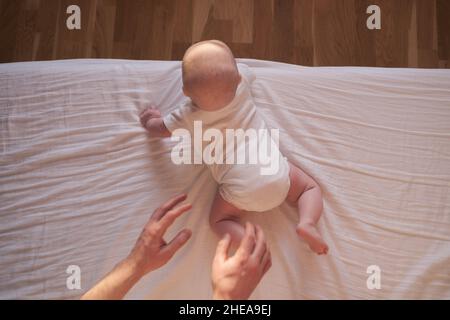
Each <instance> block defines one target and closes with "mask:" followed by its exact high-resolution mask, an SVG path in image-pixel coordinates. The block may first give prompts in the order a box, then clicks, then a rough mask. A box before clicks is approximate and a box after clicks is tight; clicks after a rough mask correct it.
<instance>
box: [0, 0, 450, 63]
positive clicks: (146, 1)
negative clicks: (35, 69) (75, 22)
mask: <svg viewBox="0 0 450 320" xmlns="http://www.w3.org/2000/svg"><path fill="white" fill-rule="evenodd" d="M72 4H76V5H78V6H79V7H80V8H81V27H82V28H81V30H68V29H67V27H66V19H67V17H68V14H67V13H66V8H67V7H68V6H69V5H72ZM372 4H375V5H378V6H379V7H380V8H381V30H368V29H367V27H366V19H367V17H368V14H366V8H367V7H368V6H369V5H372ZM205 39H220V40H223V41H225V42H227V43H228V44H229V46H230V47H231V48H232V50H233V51H234V53H235V55H236V56H237V57H245V58H256V59H264V60H275V61H281V62H287V63H295V64H300V65H308V66H330V65H333V66H379V67H424V68H437V67H440V68H449V66H450V1H449V0H339V1H337V0H133V1H130V0H0V45H1V48H0V62H14V61H32V60H51V59H69V58H120V59H148V60H150V59H152V60H179V59H181V58H182V57H183V53H184V51H185V50H186V48H188V47H189V45H191V44H192V43H195V42H197V41H200V40H205Z"/></svg>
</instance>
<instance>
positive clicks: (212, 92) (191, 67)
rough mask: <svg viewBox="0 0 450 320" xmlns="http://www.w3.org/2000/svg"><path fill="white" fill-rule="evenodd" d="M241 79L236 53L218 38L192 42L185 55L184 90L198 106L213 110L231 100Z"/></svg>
mask: <svg viewBox="0 0 450 320" xmlns="http://www.w3.org/2000/svg"><path fill="white" fill-rule="evenodd" d="M240 81H241V76H240V75H239V71H238V68H237V65H236V61H235V59H234V56H233V53H232V52H231V50H230V48H228V46H227V45H226V44H225V43H223V42H221V41H218V40H209V41H202V42H199V43H196V44H194V45H192V46H191V47H190V48H189V49H188V50H187V51H186V53H185V54H184V57H183V92H184V94H185V95H186V96H188V97H189V98H191V100H192V102H193V103H194V104H195V105H197V107H199V108H201V109H203V110H207V111H214V110H218V109H221V108H222V107H224V106H226V105H227V104H229V103H230V102H231V101H232V100H233V98H234V96H235V94H236V89H237V87H238V85H239V82H240Z"/></svg>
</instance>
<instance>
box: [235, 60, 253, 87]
mask: <svg viewBox="0 0 450 320" xmlns="http://www.w3.org/2000/svg"><path fill="white" fill-rule="evenodd" d="M237 66H238V70H239V73H240V74H241V76H242V77H243V78H245V79H246V80H247V82H248V84H252V82H253V81H254V80H255V79H256V76H255V74H254V73H253V71H252V70H251V69H250V68H249V67H248V66H247V65H246V64H243V63H238V64H237Z"/></svg>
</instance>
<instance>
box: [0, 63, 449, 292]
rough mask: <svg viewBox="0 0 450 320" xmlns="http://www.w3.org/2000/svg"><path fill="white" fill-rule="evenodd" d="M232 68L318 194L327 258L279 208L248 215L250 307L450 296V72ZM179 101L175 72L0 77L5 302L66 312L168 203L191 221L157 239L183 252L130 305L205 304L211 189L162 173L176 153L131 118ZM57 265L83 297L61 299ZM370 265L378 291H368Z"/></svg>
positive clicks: (42, 70)
mask: <svg viewBox="0 0 450 320" xmlns="http://www.w3.org/2000/svg"><path fill="white" fill-rule="evenodd" d="M240 62H242V63H245V64H247V65H249V67H250V69H251V70H252V71H253V73H254V74H255V75H256V80H255V81H254V82H253V83H252V85H251V90H252V95H253V97H254V99H255V104H256V107H257V109H258V113H259V114H260V115H261V117H262V118H263V119H264V121H265V123H266V124H267V126H268V128H279V129H280V150H281V152H282V153H283V154H284V155H285V156H286V157H287V158H288V159H289V160H290V161H292V162H293V163H294V164H295V165H297V166H299V167H301V168H302V169H303V170H305V171H306V172H308V173H309V174H310V175H311V176H313V177H314V178H315V179H316V180H317V182H318V183H320V185H321V187H322V190H323V193H324V206H325V208H324V213H323V216H322V218H321V220H320V222H319V226H318V227H319V229H320V231H321V233H322V235H323V237H324V238H325V240H326V241H327V243H328V245H329V246H330V251H329V254H328V256H326V257H324V256H316V255H315V254H313V253H312V252H311V251H310V250H309V248H308V246H307V245H306V244H305V243H304V242H302V241H301V240H299V239H298V237H297V236H296V234H295V230H294V225H295V222H296V220H297V213H296V210H295V208H292V207H290V206H289V205H286V204H283V205H281V206H280V207H278V208H276V209H274V210H273V211H272V212H270V213H267V214H266V213H264V214H248V215H246V216H245V219H248V220H250V221H253V222H256V223H258V224H260V225H261V226H262V228H263V229H264V231H265V233H266V235H267V240H268V243H269V245H270V248H271V251H272V259H273V266H272V268H271V269H270V271H269V272H268V273H267V275H266V277H265V278H264V279H263V280H262V282H261V284H260V285H259V287H258V288H257V290H256V291H255V292H254V294H253V295H252V298H254V299H259V298H265V299H283V298H284V299H306V298H318V299H324V298H331V299H335V298H350V299H356V298H362V299H374V298H447V299H448V298H450V269H449V267H448V266H449V265H450V205H449V204H450V192H449V190H450V165H449V163H450V71H448V70H426V69H422V70H420V69H381V68H308V67H299V66H293V65H286V64H280V63H274V62H265V61H257V60H241V61H240ZM183 99H184V98H183V95H182V90H181V79H180V63H179V62H161V61H126V60H107V61H105V60H66V61H53V62H31V63H28V62H27V63H13V64H3V65H0V297H1V298H78V297H79V296H80V295H81V294H82V293H83V292H85V291H86V290H88V289H89V288H90V287H91V286H92V285H93V284H94V283H95V282H96V281H98V280H99V279H100V278H101V277H102V276H104V275H105V274H106V273H107V272H108V271H110V270H111V269H112V268H113V266H114V265H115V264H116V263H117V262H118V261H119V260H120V259H122V258H124V257H125V256H126V255H127V254H128V253H129V250H130V249H131V248H132V246H133V245H134V242H135V240H136V238H137V236H138V235H139V233H140V231H141V229H142V227H143V226H144V224H145V222H146V221H147V220H148V218H149V216H150V214H151V213H152V212H153V210H154V209H155V208H156V207H158V206H159V205H160V204H161V203H162V202H163V201H164V200H166V199H168V198H169V197H171V196H173V195H175V194H177V193H180V192H188V194H189V197H188V200H189V201H190V202H192V203H193V205H194V207H193V209H192V211H191V212H190V213H188V214H186V215H184V216H183V217H181V218H179V220H177V222H176V223H175V224H174V226H173V227H172V228H170V229H169V232H168V235H167V240H170V238H171V236H173V235H174V234H175V233H176V232H178V230H180V228H182V227H188V228H191V229H192V230H193V232H194V233H193V237H192V239H191V240H190V241H189V242H188V243H187V244H186V245H185V247H184V248H183V249H182V250H180V251H179V252H178V253H177V254H176V255H175V257H174V258H173V259H172V260H171V261H170V262H169V263H168V264H167V265H166V266H165V267H163V268H161V269H159V270H158V271H156V272H154V273H152V274H150V275H148V276H146V277H145V278H143V279H142V280H141V281H140V282H139V283H138V284H137V285H136V286H135V287H134V288H133V289H132V291H131V292H130V293H129V294H128V296H127V297H129V298H140V299H156V298H160V299H169V298H172V299H191V298H204V299H207V298H209V297H211V287H210V279H209V275H210V270H211V261H212V257H213V255H214V250H215V246H216V242H217V238H216V237H215V236H214V234H213V233H212V232H211V230H210V228H209V225H208V212H209V209H210V206H211V202H212V199H213V196H214V193H215V189H216V183H215V181H214V179H213V178H212V176H211V175H210V172H209V170H208V169H207V168H206V167H204V166H202V165H192V166H176V165H174V164H173V163H172V162H171V161H170V152H171V149H172V147H173V146H174V142H172V141H170V139H164V140H161V139H157V138H150V139H149V137H148V135H147V134H146V132H145V130H144V129H143V128H142V127H141V125H140V123H139V118H138V114H139V112H140V111H141V110H143V109H144V108H145V107H147V106H148V105H149V104H150V103H154V104H156V105H157V106H158V107H159V108H160V110H161V113H162V114H167V113H169V112H171V111H173V110H174V109H175V108H176V106H177V105H179V104H180V103H181V102H182V101H183ZM69 265H77V266H79V267H80V269H81V290H69V289H68V288H67V287H66V279H67V277H68V276H69V274H67V273H66V270H67V268H68V266H69ZM371 265H377V266H379V268H380V270H381V279H380V280H381V288H380V289H379V290H377V289H372V290H371V289H368V288H367V279H368V277H369V274H367V268H368V267H369V266H371Z"/></svg>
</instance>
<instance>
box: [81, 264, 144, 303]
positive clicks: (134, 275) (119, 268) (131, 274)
mask: <svg viewBox="0 0 450 320" xmlns="http://www.w3.org/2000/svg"><path fill="white" fill-rule="evenodd" d="M140 278H141V274H140V273H139V272H138V271H137V269H136V268H135V267H134V266H133V265H132V264H131V263H130V262H128V261H127V260H124V261H122V262H120V263H119V264H118V265H116V267H115V268H114V269H113V270H112V271H111V272H110V273H108V274H107V275H106V276H105V277H104V278H103V279H102V280H101V281H100V282H99V283H97V284H96V285H95V286H94V287H93V288H92V289H91V290H89V291H88V292H86V293H85V294H84V295H83V296H82V297H81V299H83V300H120V299H122V298H123V297H124V296H125V295H126V294H127V292H128V291H129V290H130V289H131V288H132V287H133V286H134V285H135V284H136V283H137V282H138V281H139V279H140Z"/></svg>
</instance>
